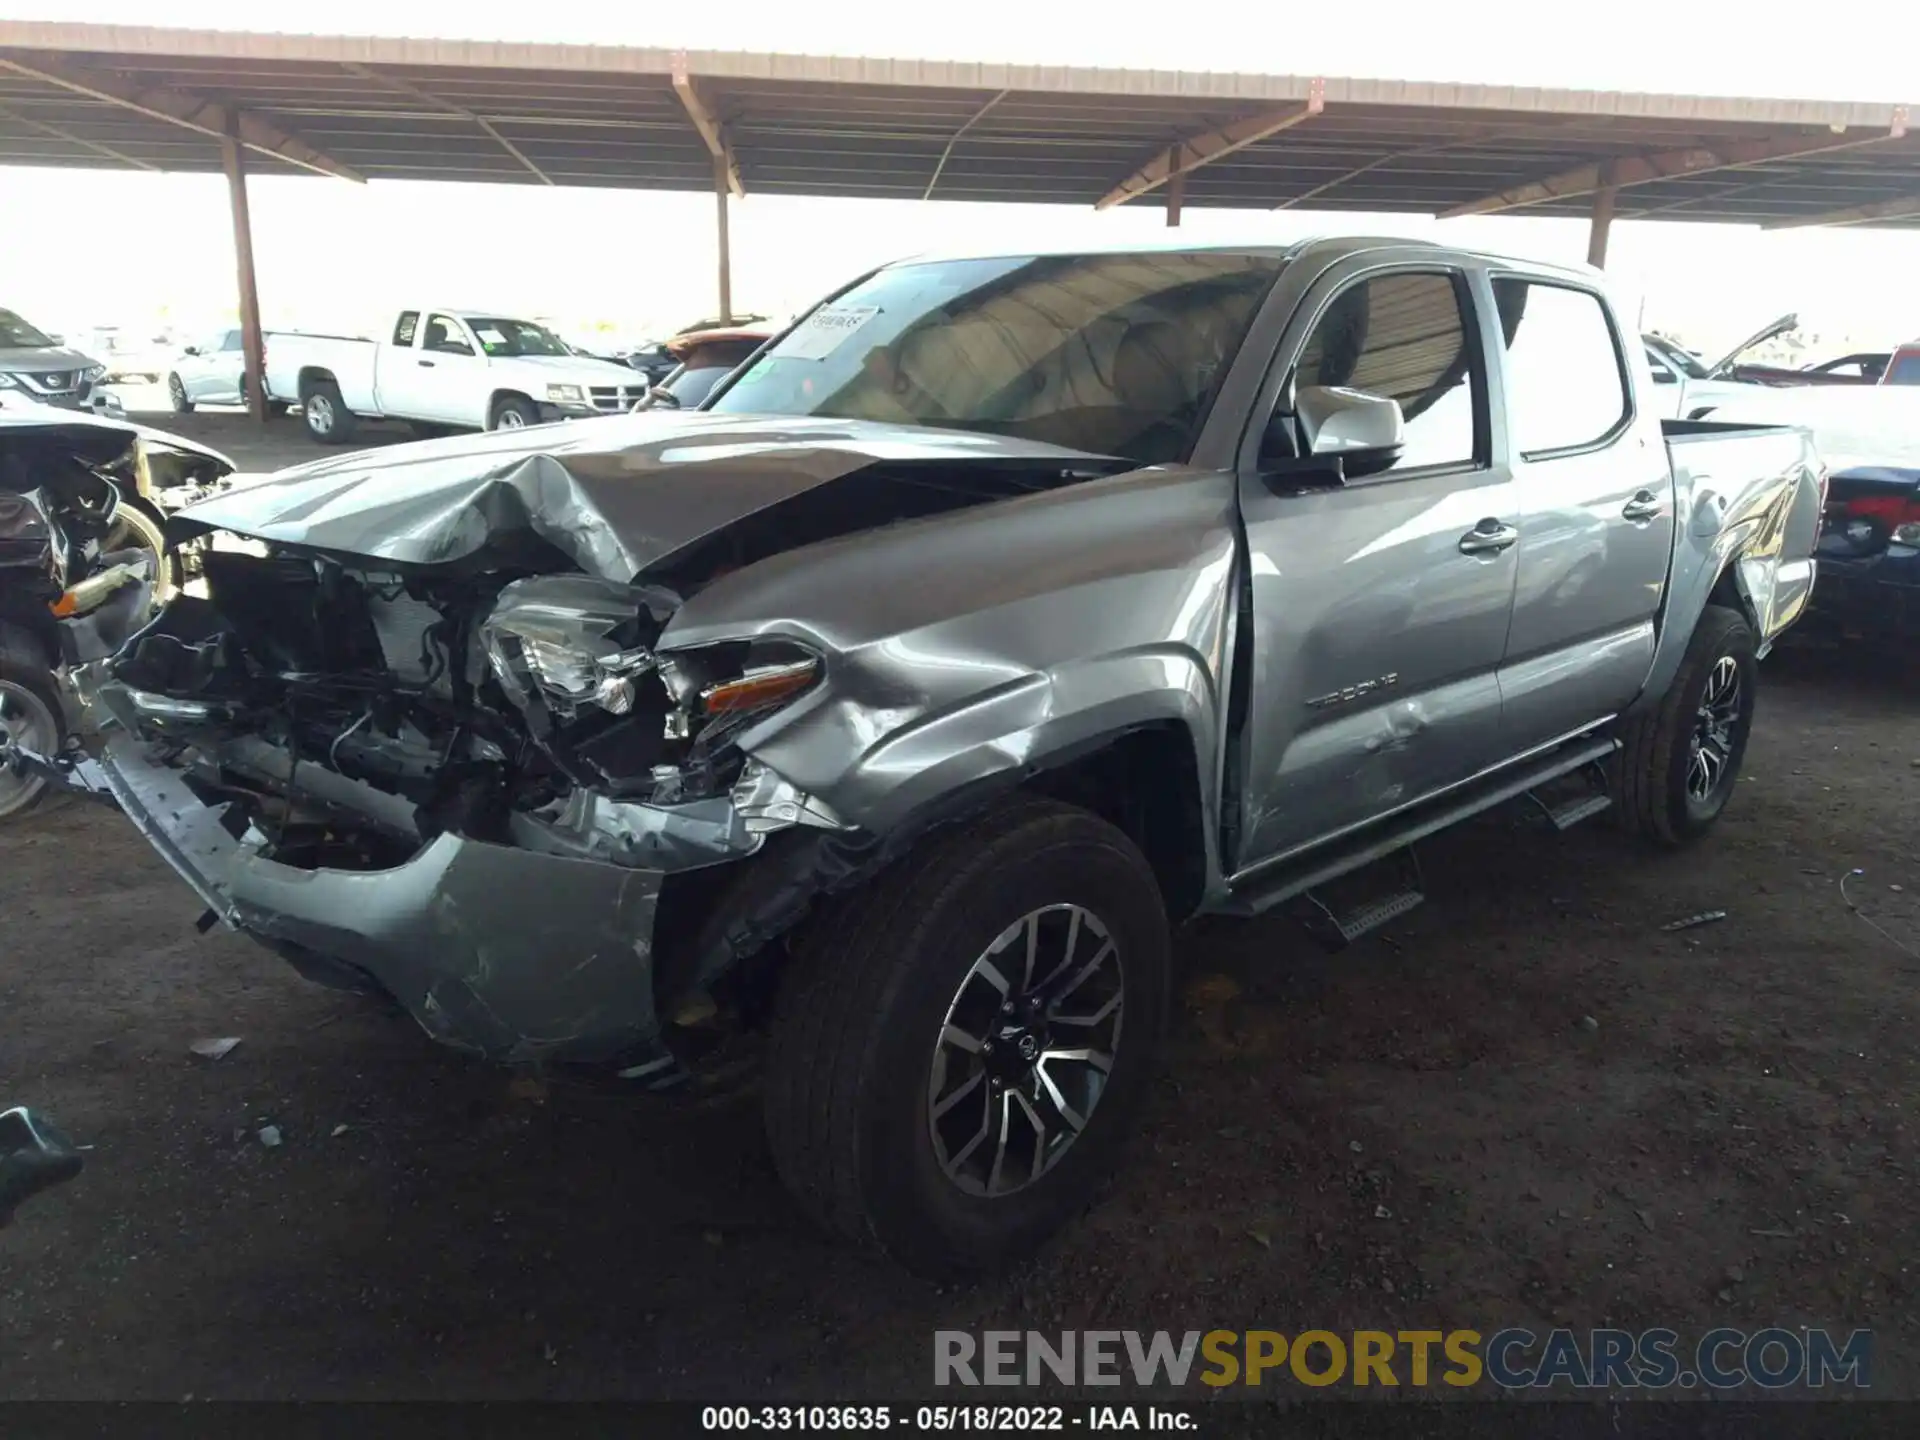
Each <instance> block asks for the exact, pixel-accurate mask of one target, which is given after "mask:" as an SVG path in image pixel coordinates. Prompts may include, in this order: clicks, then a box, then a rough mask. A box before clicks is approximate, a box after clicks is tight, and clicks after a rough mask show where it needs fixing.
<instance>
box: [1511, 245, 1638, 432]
mask: <svg viewBox="0 0 1920 1440" xmlns="http://www.w3.org/2000/svg"><path fill="white" fill-rule="evenodd" d="M1493 295H1494V301H1495V303H1496V304H1497V305H1498V307H1499V311H1500V330H1501V335H1502V338H1503V339H1504V341H1505V344H1506V382H1507V426H1508V431H1509V434H1510V435H1511V437H1512V443H1513V448H1514V449H1515V450H1516V451H1518V452H1519V453H1520V454H1521V455H1522V456H1524V457H1526V458H1527V459H1529V460H1534V459H1539V458H1542V457H1545V456H1551V455H1556V454H1562V453H1565V452H1568V451H1574V450H1584V449H1588V448H1591V447H1593V446H1597V445H1601V444H1604V443H1605V442H1606V441H1608V440H1610V439H1612V438H1613V436H1614V435H1615V434H1617V433H1618V432H1619V431H1620V430H1622V429H1624V428H1625V427H1626V425H1627V422H1628V421H1629V420H1631V419H1632V418H1633V398H1632V392H1631V391H1630V390H1629V389H1628V387H1627V375H1626V370H1625V368H1624V367H1623V366H1622V364H1621V362H1620V343H1619V337H1618V336H1616V335H1615V334H1614V330H1613V322H1612V321H1611V320H1610V319H1609V318H1608V316H1607V309H1606V306H1605V304H1604V303H1603V302H1602V301H1601V299H1600V297H1599V296H1598V295H1596V294H1594V293H1593V292H1592V291H1591V290H1580V289H1577V288H1575V287H1573V286H1570V285H1555V284H1549V283H1547V282H1544V281H1539V280H1520V279H1516V278H1514V277H1511V276H1502V277H1500V278H1497V279H1495V281H1494V282H1493Z"/></svg>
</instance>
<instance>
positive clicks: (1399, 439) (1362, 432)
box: [1293, 385, 1407, 478]
mask: <svg viewBox="0 0 1920 1440" xmlns="http://www.w3.org/2000/svg"><path fill="white" fill-rule="evenodd" d="M1293 413H1294V416H1295V418H1296V419H1298V420H1299V422H1300V431H1301V435H1302V437H1303V438H1304V439H1305V441H1306V448H1307V454H1308V455H1310V456H1312V457H1313V458H1314V459H1327V458H1331V457H1334V456H1338V457H1339V459H1340V465H1341V470H1342V472H1343V473H1344V474H1346V475H1348V476H1352V477H1354V478H1358V477H1360V476H1364V475H1378V474H1379V473H1380V472H1381V471H1383V470H1389V469H1392V468H1393V466H1394V464H1395V463H1396V462H1397V461H1398V460H1399V459H1400V452H1401V450H1402V449H1403V448H1404V447H1405V445H1406V436H1407V422H1406V418H1405V417H1404V416H1403V415H1402V414H1401V413H1400V402H1399V401H1398V400H1389V399H1387V398H1386V397H1385V396H1382V395H1369V394H1368V393H1367V392H1366V391H1364V390H1348V389H1346V388H1344V387H1342V386H1338V385H1303V386H1302V387H1301V388H1300V390H1299V392H1298V393H1297V394H1296V395H1295V396H1294V402H1293Z"/></svg>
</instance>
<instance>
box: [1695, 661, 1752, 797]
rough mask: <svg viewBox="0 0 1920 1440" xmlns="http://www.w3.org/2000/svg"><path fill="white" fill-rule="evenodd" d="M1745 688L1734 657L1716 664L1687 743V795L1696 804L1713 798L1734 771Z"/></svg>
mask: <svg viewBox="0 0 1920 1440" xmlns="http://www.w3.org/2000/svg"><path fill="white" fill-rule="evenodd" d="M1745 700H1746V695H1745V687H1744V686H1743V685H1742V683H1741V678H1740V662H1739V661H1738V660H1737V659H1735V658H1734V657H1733V656H1731V655H1722V656H1721V657H1720V658H1719V659H1718V660H1716V661H1714V664H1713V669H1712V670H1710V671H1709V672H1708V673H1707V683H1706V685H1705V686H1704V687H1703V688H1702V690H1701V693H1700V704H1699V707H1698V708H1697V709H1696V710H1695V712H1694V724H1693V735H1692V737H1691V739H1690V740H1689V742H1688V756H1687V794H1688V796H1689V797H1690V798H1691V799H1694V800H1696V801H1702V802H1704V801H1706V800H1709V799H1711V798H1712V796H1713V793H1714V791H1716V790H1717V789H1718V788H1719V787H1720V786H1721V785H1722V784H1724V783H1725V781H1726V779H1727V777H1728V776H1729V775H1730V774H1731V773H1732V771H1733V751H1734V743H1735V733H1736V731H1737V729H1738V727H1739V725H1740V722H1741V719H1742V716H1743V713H1744V709H1745Z"/></svg>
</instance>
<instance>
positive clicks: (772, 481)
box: [178, 412, 1114, 583]
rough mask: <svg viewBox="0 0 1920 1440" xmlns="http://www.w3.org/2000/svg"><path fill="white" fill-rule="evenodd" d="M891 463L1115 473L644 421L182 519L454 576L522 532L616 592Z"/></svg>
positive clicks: (203, 510)
mask: <svg viewBox="0 0 1920 1440" xmlns="http://www.w3.org/2000/svg"><path fill="white" fill-rule="evenodd" d="M888 461H892V462H915V463H922V464H924V463H929V462H933V463H937V462H952V463H968V462H975V463H977V462H989V463H991V462H1008V461H1024V462H1029V463H1035V462H1037V463H1042V464H1051V463H1053V462H1056V461H1057V462H1058V463H1059V465H1060V466H1061V468H1062V469H1063V470H1072V469H1078V468H1082V467H1086V466H1088V465H1091V466H1093V467H1094V468H1095V469H1096V470H1097V471H1099V472H1100V473H1109V472H1111V470H1112V469H1113V466H1114V462H1113V461H1112V459H1111V457H1103V456H1095V455H1090V454H1087V453H1085V452H1083V451H1078V450H1069V449H1065V448H1062V447H1060V446H1055V445H1047V444H1043V443H1040V442H1037V441H1026V440H1015V439H1009V438H1006V437H1004V436H998V435H981V434H975V433H971V432H965V431H958V430H936V429H926V428H921V427H916V426H906V425H884V424H875V423H870V422H866V421H858V420H829V419H814V418H787V417H774V418H766V419H749V418H742V417H739V416H733V415H713V414H706V413H700V412H695V413H693V414H689V415H672V414H662V413H659V412H651V413H646V414H640V415H630V416H620V417H608V418H605V419H595V420H589V421H584V422H577V423H574V424H568V425H553V426H537V427H530V428H528V429H525V430H513V431H499V432H495V433H494V434H490V435H479V436H465V437H461V438H458V439H453V440H435V441H427V442H424V443H421V444H413V445H399V446H395V447H393V448H391V449H386V450H372V451H363V452H359V453H356V454H352V455H345V456H341V457H339V458H337V459H327V460H320V461H316V462H314V463H312V464H308V465H301V466H297V467H295V468H294V469H291V470H285V471H282V472H280V473H279V474H278V475H275V476H273V477H271V478H270V479H267V480H264V481H262V482H260V483H258V484H255V485H249V486H247V487H245V488H244V489H236V490H233V491H230V492H228V493H227V494H224V495H220V496H218V497H215V498H213V499H209V500H204V501H201V502H200V503H198V504H196V505H192V506H189V507H187V508H186V509H184V510H182V511H180V512H179V516H178V520H179V521H182V522H186V523H187V524H188V525H189V526H190V527H192V528H193V529H196V530H200V529H204V530H227V531H231V532H233V533H235V534H239V535H244V536H249V537H251V538H254V539H258V540H265V541H269V542H274V543H279V544H286V545H298V546H303V547H306V548H309V549H314V550H322V551H330V552H334V553H338V554H346V555H355V556H362V557H367V558H373V559H380V560H387V561H391V562H393V563H395V564H399V565H444V564H453V563H456V562H459V561H463V560H468V559H472V558H474V557H477V556H479V555H481V554H482V553H483V552H484V551H486V550H487V549H489V548H490V547H492V546H494V545H496V544H499V543H501V542H505V541H510V540H511V539H513V538H515V537H516V536H524V535H526V534H532V535H536V536H538V537H540V538H541V539H543V540H546V541H548V542H550V543H551V544H553V545H554V546H556V547H557V548H558V549H559V550H560V551H561V552H562V553H564V554H565V555H566V556H568V558H570V559H571V560H573V561H574V562H575V563H576V564H577V565H579V567H580V568H581V569H582V570H584V571H586V572H587V573H588V574H590V575H597V576H600V577H601V578H603V579H608V580H614V581H617V582H620V583H625V582H627V581H630V580H632V579H634V578H635V577H636V576H638V575H639V574H640V573H641V572H642V571H643V570H645V569H646V568H647V567H649V566H650V565H653V564H655V563H656V562H658V561H660V560H662V559H664V558H665V557H667V556H670V555H672V554H673V553H674V552H676V551H679V550H681V549H683V548H684V547H686V546H689V545H692V544H694V543H696V542H697V541H699V540H702V539H704V538H705V537H707V536H708V535H711V534H713V533H715V532H717V531H719V530H722V529H725V528H726V527H727V526H729V525H732V524H734V523H736V522H737V521H740V520H743V519H745V518H747V517H748V516H750V515H753V514H756V513H758V512H759V511H762V510H765V509H767V508H768V507H770V506H774V505H778V504H780V503H782V502H783V501H786V500H789V499H792V498H793V497H795V496H797V495H800V494H803V493H804V492H806V491H809V490H814V489H817V488H819V487H822V486H825V485H829V484H831V483H832V482H834V481H836V480H839V479H841V478H842V477H845V476H848V475H851V474H854V473H855V472H857V471H860V470H863V469H865V468H866V467H868V466H870V465H873V464H876V463H880V462H888ZM884 518H885V517H884V516H880V517H876V523H879V521H881V520H883V519H884Z"/></svg>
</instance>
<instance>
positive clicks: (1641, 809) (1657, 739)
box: [1612, 605, 1760, 846]
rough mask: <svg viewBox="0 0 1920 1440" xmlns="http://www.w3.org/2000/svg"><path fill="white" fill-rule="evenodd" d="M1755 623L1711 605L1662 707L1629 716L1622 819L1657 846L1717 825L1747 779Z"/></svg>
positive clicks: (1617, 791) (1616, 781)
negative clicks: (1744, 777) (1743, 773)
mask: <svg viewBox="0 0 1920 1440" xmlns="http://www.w3.org/2000/svg"><path fill="white" fill-rule="evenodd" d="M1754 651H1755V644H1754V638H1753V628H1752V627H1751V626H1750V625H1748V624H1747V619H1746V617H1745V616H1744V615H1742V614H1741V613H1740V612H1739V611H1737V610H1731V609H1728V608H1727V607H1726V606H1723V605H1709V606H1708V607H1707V608H1706V610H1705V612H1704V613H1702V615H1701V616H1700V623H1699V624H1697V625H1696V626H1694V629H1693V635H1692V638H1690V639H1689V640H1688V641H1687V653H1686V655H1685V657H1684V658H1683V659H1682V660H1681V662H1680V669H1679V672H1678V673H1677V674H1676V675H1675V676H1674V677H1673V683H1672V684H1671V685H1670V686H1668V687H1667V693H1666V694H1665V695H1664V696H1662V697H1661V700H1660V704H1659V705H1658V706H1657V707H1656V708H1655V709H1654V710H1652V711H1650V712H1649V713H1647V714H1645V715H1641V716H1638V717H1636V718H1635V719H1633V720H1631V721H1629V722H1628V723H1627V724H1626V726H1625V727H1624V728H1623V730H1622V732H1621V737H1620V738H1621V740H1622V741H1623V743H1624V748H1623V749H1622V750H1621V752H1620V754H1619V755H1617V756H1615V757H1614V764H1613V772H1612V775H1613V801H1614V808H1615V812H1616V816H1617V819H1618V821H1619V823H1620V824H1621V825H1623V826H1625V827H1627V828H1629V829H1633V830H1637V831H1639V832H1640V833H1641V834H1642V835H1644V836H1646V837H1647V838H1648V839H1649V840H1652V841H1654V842H1655V843H1656V844H1659V845H1665V846H1678V845H1684V844H1686V843H1687V842H1688V841H1690V840H1694V839H1697V838H1699V837H1700V836H1701V835H1704V834H1705V833H1706V832H1707V831H1708V830H1710V829H1711V828H1712V827H1713V822H1714V821H1716V820H1718V819H1719V818H1720V812H1721V811H1722V810H1724V809H1726V806H1727V801H1728V800H1729V799H1731V798H1732V796H1733V791H1734V787H1735V786H1736V785H1737V784H1738V783H1739V779H1740V764H1741V761H1742V760H1743V759H1745V757H1746V753H1747V738H1748V736H1749V735H1750V734H1751V733H1752V730H1753V715H1754V702H1755V699H1756V698H1757V696H1758V693H1759V676H1760V667H1759V662H1758V660H1757V659H1756V658H1755V653H1754Z"/></svg>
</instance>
